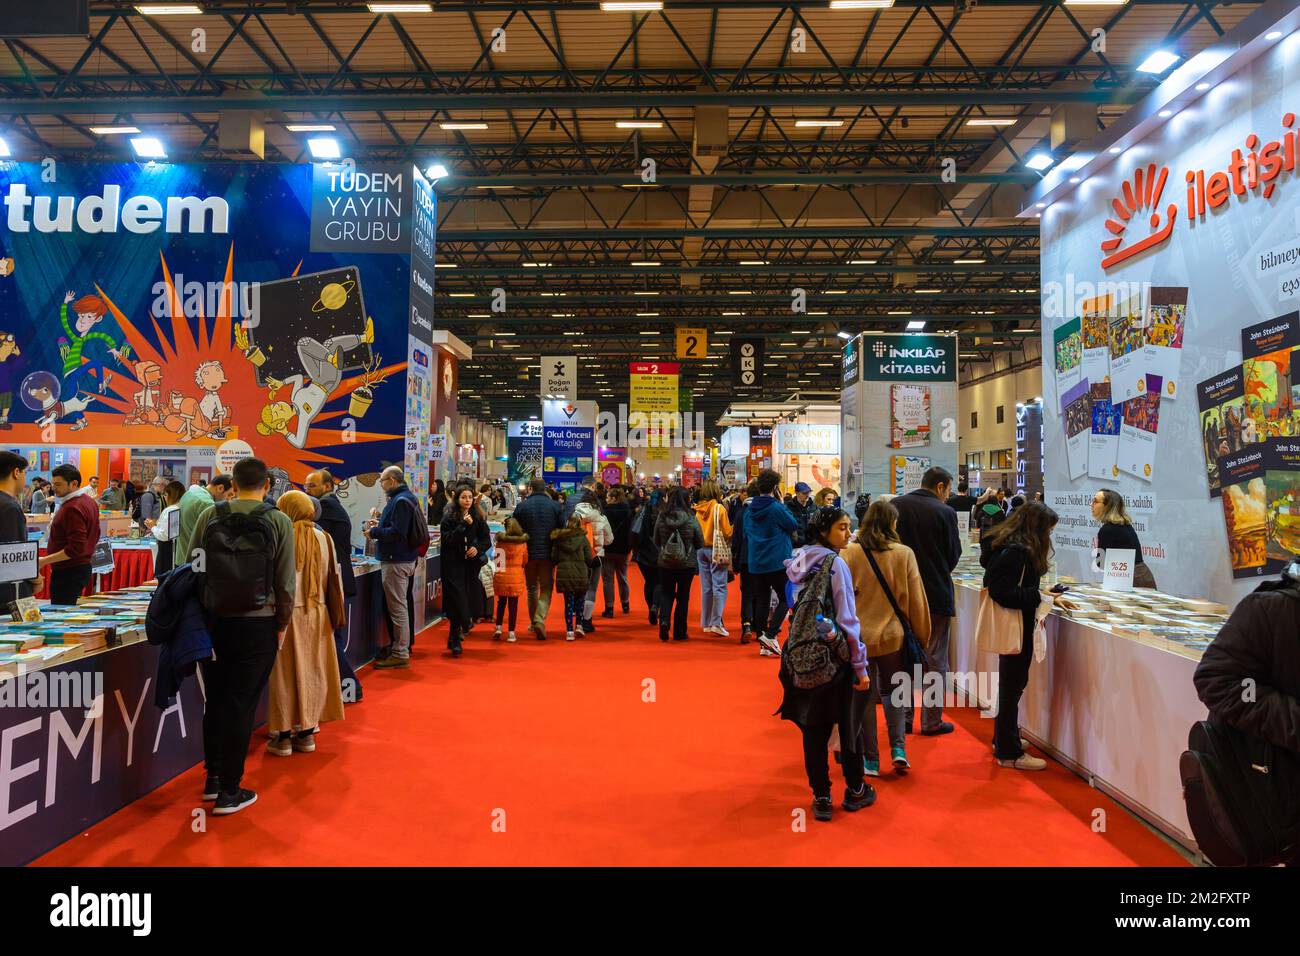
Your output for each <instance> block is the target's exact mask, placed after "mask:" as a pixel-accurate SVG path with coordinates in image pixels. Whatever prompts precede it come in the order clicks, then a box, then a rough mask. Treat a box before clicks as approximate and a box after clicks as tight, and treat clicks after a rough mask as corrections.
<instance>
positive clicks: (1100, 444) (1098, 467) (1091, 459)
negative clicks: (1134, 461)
mask: <svg viewBox="0 0 1300 956" xmlns="http://www.w3.org/2000/svg"><path fill="white" fill-rule="evenodd" d="M1088 398H1089V400H1090V401H1091V402H1092V431H1091V433H1090V434H1089V436H1088V475H1089V477H1092V478H1101V479H1104V480H1107V481H1114V480H1115V479H1116V478H1118V477H1119V466H1118V465H1117V464H1116V462H1117V461H1118V460H1119V429H1120V424H1121V423H1122V420H1123V413H1122V412H1121V410H1120V409H1119V408H1118V407H1116V406H1115V405H1113V404H1111V400H1110V382H1092V383H1090V384H1089V386H1088Z"/></svg>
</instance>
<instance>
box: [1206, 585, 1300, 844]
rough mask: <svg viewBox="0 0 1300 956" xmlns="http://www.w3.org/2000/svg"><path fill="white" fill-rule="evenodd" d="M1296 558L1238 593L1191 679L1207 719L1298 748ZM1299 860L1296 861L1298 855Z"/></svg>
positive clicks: (1299, 614)
mask: <svg viewBox="0 0 1300 956" xmlns="http://www.w3.org/2000/svg"><path fill="white" fill-rule="evenodd" d="M1297 635H1300V559H1297V563H1293V564H1291V565H1290V566H1289V567H1288V568H1287V570H1286V571H1285V572H1284V573H1283V575H1282V579H1281V580H1280V581H1268V582H1265V583H1264V584H1261V585H1260V586H1259V587H1258V588H1256V589H1255V591H1254V592H1253V593H1251V594H1248V595H1246V597H1244V598H1242V599H1241V603H1239V604H1238V605H1237V607H1236V609H1235V610H1234V611H1233V612H1232V615H1231V616H1230V617H1229V618H1228V621H1227V623H1226V624H1224V625H1223V629H1222V630H1220V631H1219V634H1218V636H1217V637H1216V638H1215V639H1214V641H1213V642H1212V643H1211V644H1210V646H1209V647H1207V648H1206V649H1205V654H1204V655H1202V657H1201V662H1200V664H1198V665H1197V666H1196V674H1195V676H1194V677H1193V678H1192V680H1193V681H1194V682H1195V684H1196V693H1197V696H1199V697H1200V698H1201V702H1202V703H1204V704H1205V706H1206V707H1207V708H1209V711H1210V717H1211V719H1213V720H1215V721H1217V722H1219V723H1223V724H1226V725H1228V726H1230V727H1233V728H1235V729H1237V730H1239V731H1241V732H1242V733H1245V734H1250V735H1252V736H1255V737H1262V738H1263V739H1264V740H1267V741H1269V742H1270V743H1272V744H1274V745H1276V746H1278V747H1285V748H1286V749H1287V750H1290V751H1300V639H1298V637H1297ZM1298 862H1300V861H1298Z"/></svg>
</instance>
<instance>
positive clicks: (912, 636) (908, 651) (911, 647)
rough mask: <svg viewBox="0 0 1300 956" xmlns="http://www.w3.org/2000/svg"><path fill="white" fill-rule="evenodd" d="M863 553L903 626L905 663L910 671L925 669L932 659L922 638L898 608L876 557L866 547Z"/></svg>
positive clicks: (863, 548)
mask: <svg viewBox="0 0 1300 956" xmlns="http://www.w3.org/2000/svg"><path fill="white" fill-rule="evenodd" d="M859 547H862V545H859ZM862 553H863V554H865V555H866V556H867V560H868V561H870V562H871V570H872V571H875V572H876V580H877V581H879V582H880V587H881V589H882V590H883V591H884V592H885V597H887V598H889V606H890V607H892V608H893V609H894V616H895V617H896V618H898V623H899V624H901V625H903V648H902V650H903V663H904V664H905V665H907V669H908V670H909V671H911V670H913V669H914V668H915V667H916V665H918V664H920V665H921V666H922V667H924V666H925V665H926V664H928V663H929V661H930V659H929V657H927V656H926V653H925V648H924V647H922V646H921V640H920V638H918V637H917V636H916V632H915V631H913V630H912V622H911V621H909V620H908V619H907V615H906V614H904V613H903V610H902V608H900V607H899V606H898V602H897V601H896V600H894V592H893V591H891V590H890V588H889V585H888V584H886V583H885V576H884V575H883V574H881V573H880V565H878V564H876V556H875V555H873V554H872V553H871V550H870V549H869V548H866V547H862Z"/></svg>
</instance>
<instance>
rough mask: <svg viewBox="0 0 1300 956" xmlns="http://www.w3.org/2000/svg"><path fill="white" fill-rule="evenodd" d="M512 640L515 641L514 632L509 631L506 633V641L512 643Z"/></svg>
mask: <svg viewBox="0 0 1300 956" xmlns="http://www.w3.org/2000/svg"><path fill="white" fill-rule="evenodd" d="M514 642H515V632H514V631H511V632H510V633H509V634H507V635H506V643H507V644H513V643H514Z"/></svg>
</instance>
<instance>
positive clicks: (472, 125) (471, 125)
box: [438, 123, 488, 130]
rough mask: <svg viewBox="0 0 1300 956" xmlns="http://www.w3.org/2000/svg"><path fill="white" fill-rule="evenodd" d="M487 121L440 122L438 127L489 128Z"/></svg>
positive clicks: (453, 128) (452, 128) (454, 128)
mask: <svg viewBox="0 0 1300 956" xmlns="http://www.w3.org/2000/svg"><path fill="white" fill-rule="evenodd" d="M487 128H488V124H487V123H439V124H438V129H450V130H456V129H487Z"/></svg>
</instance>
